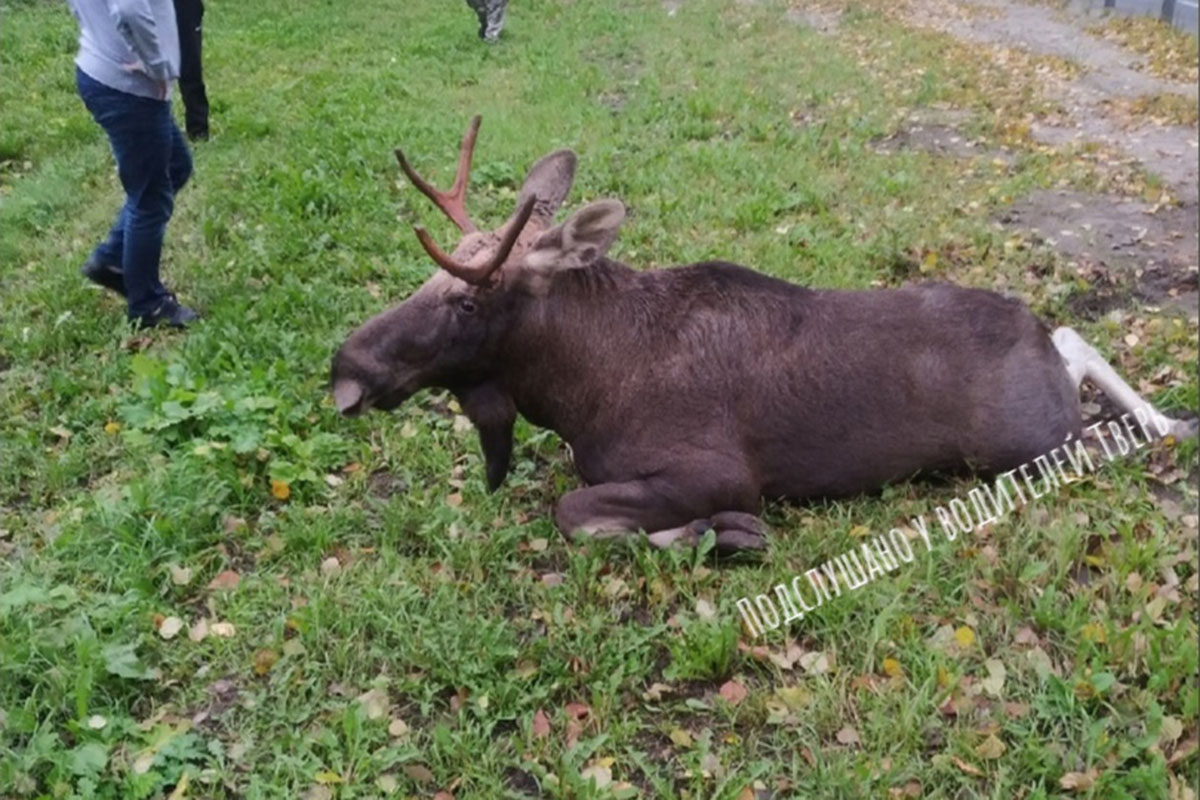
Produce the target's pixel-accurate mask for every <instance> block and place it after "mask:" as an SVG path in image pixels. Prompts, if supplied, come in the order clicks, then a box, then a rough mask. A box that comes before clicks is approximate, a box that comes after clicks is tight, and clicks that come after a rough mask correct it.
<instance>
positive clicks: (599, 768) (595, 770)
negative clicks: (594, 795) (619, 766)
mask: <svg viewBox="0 0 1200 800" xmlns="http://www.w3.org/2000/svg"><path fill="white" fill-rule="evenodd" d="M579 777H581V778H583V779H584V780H592V781H595V782H596V788H597V789H603V788H604V787H605V786H608V785H609V784H610V783H612V770H611V769H609V768H608V767H606V766H603V765H601V764H593V765H592V766H590V767H587V768H586V769H584V770H583V771H582V772H580V773H579Z"/></svg>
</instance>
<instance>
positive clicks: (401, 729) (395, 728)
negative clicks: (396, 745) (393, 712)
mask: <svg viewBox="0 0 1200 800" xmlns="http://www.w3.org/2000/svg"><path fill="white" fill-rule="evenodd" d="M388 734H389V735H390V736H393V737H395V738H397V739H399V738H400V737H401V736H406V735H408V723H407V722H405V721H404V720H402V719H400V718H399V717H393V718H392V721H391V722H390V723H388Z"/></svg>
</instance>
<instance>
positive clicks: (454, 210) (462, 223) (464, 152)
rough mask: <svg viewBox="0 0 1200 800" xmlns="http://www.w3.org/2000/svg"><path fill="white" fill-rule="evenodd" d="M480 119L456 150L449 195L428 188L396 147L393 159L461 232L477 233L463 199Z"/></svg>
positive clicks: (475, 122) (478, 118)
mask: <svg viewBox="0 0 1200 800" xmlns="http://www.w3.org/2000/svg"><path fill="white" fill-rule="evenodd" d="M482 119H483V118H482V117H480V116H479V115H478V114H476V115H475V117H474V118H473V119H472V120H471V124H470V125H469V126H467V132H466V133H465V134H464V135H463V140H462V146H461V147H459V151H458V172H456V173H455V175H454V185H453V186H451V187H450V191H448V192H443V191H439V190H438V189H435V188H433V187H432V186H430V185H429V183H428V182H427V181H426V180H425V179H424V178H422V177H421V176H420V175H418V174H417V171H416V170H415V169H413V168H412V167H411V166H410V165H409V163H408V159H407V158H405V157H404V151H402V150H401V149H400V148H399V147H397V148H396V158H397V160H399V162H400V169H402V170H404V174H405V175H407V176H408V179H409V180H410V181H412V182H413V185H414V186H416V187H417V189H419V190H420V192H421V194H423V195H425V196H426V197H428V198H429V199H430V200H432V201H433V203H434V205H436V206H437V207H438V208H440V209H441V210H442V213H444V214H445V215H446V216H447V217H449V218H450V220H451V221H452V222H453V223H454V224H455V225H457V226H458V229H459V230H460V231H462V232H463V233H473V232H474V231H476V230H478V228H476V227H475V223H474V222H471V218H470V217H469V216H467V205H466V196H467V177H468V175H469V174H470V172H471V155H472V153H474V152H475V137H476V136H477V135H478V134H479V123H480V122H481V121H482ZM426 249H428V247H427V248H426ZM430 255H432V253H431V254H430Z"/></svg>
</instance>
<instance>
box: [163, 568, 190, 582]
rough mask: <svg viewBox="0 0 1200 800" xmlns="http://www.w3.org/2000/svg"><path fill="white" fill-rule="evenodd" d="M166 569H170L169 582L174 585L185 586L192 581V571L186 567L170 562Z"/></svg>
mask: <svg viewBox="0 0 1200 800" xmlns="http://www.w3.org/2000/svg"><path fill="white" fill-rule="evenodd" d="M168 569H169V570H171V583H173V584H175V585H176V586H187V585H188V584H189V583H191V582H192V571H191V570H190V569H188V568H187V567H177V566H175V565H174V564H172V565H171V566H170V567H168Z"/></svg>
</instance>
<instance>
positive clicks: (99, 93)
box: [75, 68, 192, 317]
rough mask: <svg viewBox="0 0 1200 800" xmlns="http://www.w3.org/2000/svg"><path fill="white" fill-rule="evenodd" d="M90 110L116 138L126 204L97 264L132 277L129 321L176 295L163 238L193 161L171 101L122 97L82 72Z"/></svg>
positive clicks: (78, 81)
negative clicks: (168, 279)
mask: <svg viewBox="0 0 1200 800" xmlns="http://www.w3.org/2000/svg"><path fill="white" fill-rule="evenodd" d="M75 82H76V85H77V86H78V88H79V96H80V97H81V98H82V99H83V104H84V105H85V106H87V109H88V111H90V112H91V114H92V118H93V119H95V120H96V122H97V123H99V124H100V127H101V128H103V129H104V132H105V133H106V134H108V141H109V143H110V144H111V145H112V151H113V156H114V157H115V158H116V160H117V175H118V176H119V177H120V179H121V186H122V188H124V189H125V205H123V206H122V207H121V213H119V214H118V215H117V220H116V222H114V223H113V226H112V230H110V231H109V232H108V238H107V239H105V240H104V241H103V242H101V243H100V245H99V246H98V247H97V248H96V250H95V252H94V253H93V254H92V258H93V259H94V260H95V261H97V262H98V263H100V264H104V265H106V266H111V267H119V268H120V269H121V270H123V271H124V273H125V292H126V295H127V297H128V301H129V316H130V317H140V316H144V315H146V314H151V313H153V312H154V311H155V310H157V309H158V307H159V306H160V305H161V304H162V302H163V300H165V299H166V298H167V296H168V292H167V289H166V287H164V286H163V285H162V281H161V280H160V279H159V275H158V267H159V259H160V258H161V256H162V244H163V235H164V234H165V233H166V230H167V220H169V219H170V218H171V212H172V211H173V210H174V208H175V193H176V192H178V191H179V190H180V189H182V188H183V185H184V184H185V183H187V180H188V178H189V177H191V175H192V154H191V153H190V152H188V147H187V142H185V141H184V140H183V134H181V133H180V132H179V127H178V126H177V125H176V124H175V119H174V117H172V116H171V104H170V103H169V102H167V101H166V100H153V99H151V98H149V97H139V96H138V95H134V94H128V93H126V92H120V91H117V90H116V89H112V88H109V87H108V86H105V85H104V84H102V83H100V82H98V81H96V80H93V79H92V78H91V77H89V76H88V75H87V74H86V73H85V72H83V71H82V70H80V69H78V68H76V70H75Z"/></svg>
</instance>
